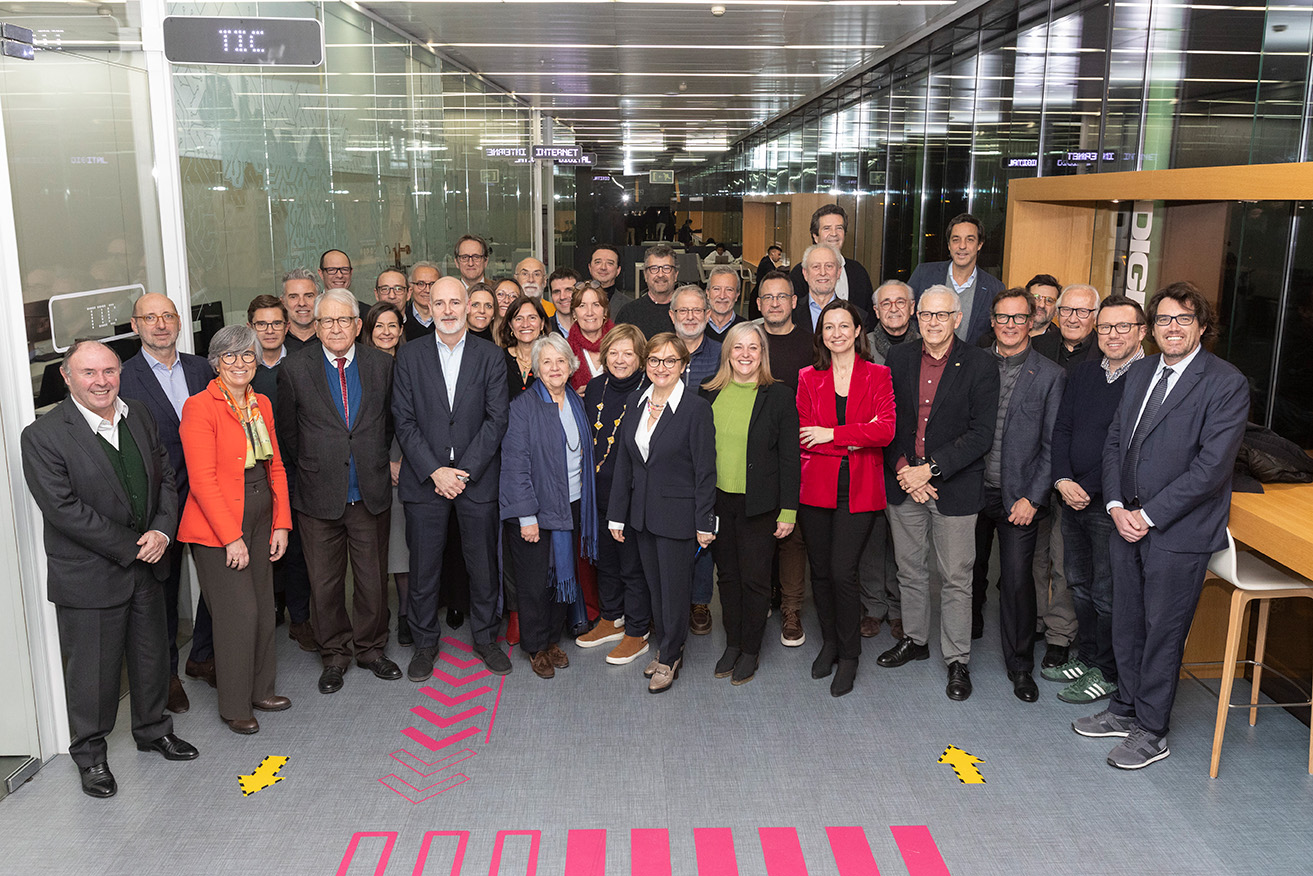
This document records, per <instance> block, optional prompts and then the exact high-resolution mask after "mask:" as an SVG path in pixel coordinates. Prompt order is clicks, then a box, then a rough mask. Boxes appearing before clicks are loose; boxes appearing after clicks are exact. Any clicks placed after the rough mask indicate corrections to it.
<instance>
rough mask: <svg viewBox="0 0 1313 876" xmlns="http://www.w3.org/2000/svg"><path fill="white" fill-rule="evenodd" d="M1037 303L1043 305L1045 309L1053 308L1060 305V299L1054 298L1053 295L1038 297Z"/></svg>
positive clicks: (1036, 298)
mask: <svg viewBox="0 0 1313 876" xmlns="http://www.w3.org/2000/svg"><path fill="white" fill-rule="evenodd" d="M1035 303H1036V304H1043V305H1044V306H1045V307H1052V306H1053V305H1055V304H1057V303H1058V299H1056V298H1054V297H1053V296H1052V295H1036V296H1035Z"/></svg>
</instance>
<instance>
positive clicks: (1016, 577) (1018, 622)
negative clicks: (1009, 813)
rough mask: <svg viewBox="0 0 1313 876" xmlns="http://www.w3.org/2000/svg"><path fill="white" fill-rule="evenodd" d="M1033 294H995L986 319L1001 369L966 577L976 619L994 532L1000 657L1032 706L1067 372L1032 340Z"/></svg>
mask: <svg viewBox="0 0 1313 876" xmlns="http://www.w3.org/2000/svg"><path fill="white" fill-rule="evenodd" d="M1034 319H1035V299H1034V297H1033V296H1031V294H1030V293H1029V292H1027V291H1026V290H1025V289H1020V288H1018V289H1005V290H1004V291H1002V292H999V293H998V294H997V295H995V296H994V300H993V302H992V306H991V309H990V324H991V325H992V327H993V329H994V339H995V340H994V346H993V347H991V348H990V353H991V355H992V357H993V359H994V361H995V363H996V364H997V366H998V377H999V393H998V416H997V418H996V420H995V425H994V443H993V446H992V447H991V448H990V451H989V454H988V455H987V456H986V457H985V507H984V510H982V511H981V512H980V516H979V517H977V518H976V562H975V569H974V574H973V576H972V581H971V595H972V613H973V617H979V616H980V614H981V612H983V611H984V607H985V593H986V591H987V589H988V587H989V554H990V551H991V549H992V547H993V542H994V533H995V531H997V532H998V550H999V577H1000V579H1001V580H1000V582H999V589H1000V591H1001V592H1002V596H1001V597H1000V602H999V622H1000V623H999V625H1000V627H1001V629H1002V640H1003V662H1004V663H1005V664H1006V666H1007V671H1008V679H1009V680H1011V682H1012V691H1013V693H1015V694H1016V696H1017V699H1019V700H1021V701H1022V702H1026V703H1033V702H1035V701H1036V700H1037V699H1039V688H1038V687H1037V686H1036V684H1035V678H1034V676H1033V675H1032V674H1031V673H1032V672H1033V671H1034V668H1035V613H1036V606H1035V583H1034V578H1033V577H1032V574H1031V564H1032V563H1033V562H1034V560H1035V544H1036V538H1037V536H1038V533H1039V522H1038V521H1039V519H1040V518H1041V517H1042V516H1043V515H1044V514H1046V513H1047V510H1046V505H1047V504H1048V500H1049V494H1050V490H1051V488H1052V478H1051V477H1050V476H1049V473H1050V472H1051V471H1052V459H1051V452H1052V439H1053V423H1054V422H1055V421H1056V420H1057V418H1058V406H1059V405H1060V404H1061V403H1062V390H1063V388H1064V387H1065V386H1066V382H1067V375H1066V372H1064V371H1063V370H1062V368H1061V367H1060V366H1058V365H1056V364H1054V363H1053V362H1052V361H1050V360H1049V359H1047V358H1045V357H1044V356H1043V355H1041V354H1040V353H1039V351H1038V350H1036V349H1035V348H1034V347H1033V346H1032V345H1031V343H1030V326H1031V323H1032V322H1033V321H1034Z"/></svg>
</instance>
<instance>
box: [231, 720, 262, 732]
mask: <svg viewBox="0 0 1313 876" xmlns="http://www.w3.org/2000/svg"><path fill="white" fill-rule="evenodd" d="M223 722H224V723H225V724H227V725H228V728H229V729H230V730H232V732H234V733H240V734H242V735H243V736H250V735H251V734H252V733H259V732H260V722H259V721H257V720H255V719H254V718H231V719H230V718H224V719H223Z"/></svg>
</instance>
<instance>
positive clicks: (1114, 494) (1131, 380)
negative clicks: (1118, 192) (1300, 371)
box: [1072, 283, 1249, 770]
mask: <svg viewBox="0 0 1313 876" xmlns="http://www.w3.org/2000/svg"><path fill="white" fill-rule="evenodd" d="M1147 310H1148V314H1147V315H1148V319H1149V324H1150V326H1152V327H1153V339H1154V342H1155V343H1157V345H1158V349H1160V350H1162V353H1161V355H1158V356H1150V357H1148V358H1145V359H1141V360H1140V361H1138V362H1136V363H1135V364H1133V365H1131V370H1130V371H1129V372H1128V373H1127V374H1126V377H1125V380H1126V388H1125V390H1124V391H1123V393H1122V398H1121V404H1120V405H1119V406H1118V408H1117V413H1116V414H1115V415H1114V416H1113V419H1112V425H1111V426H1109V428H1108V440H1107V443H1106V444H1105V445H1104V450H1103V498H1104V500H1105V502H1106V507H1107V509H1108V513H1109V514H1110V515H1111V516H1112V521H1113V525H1114V526H1116V528H1117V533H1116V534H1115V535H1113V536H1112V539H1111V542H1112V545H1111V552H1112V593H1113V595H1112V600H1113V601H1112V648H1113V654H1114V656H1115V658H1116V661H1117V691H1116V692H1115V693H1114V694H1113V696H1112V701H1111V703H1110V704H1109V706H1108V708H1107V709H1105V710H1104V711H1102V712H1099V713H1098V714H1097V715H1091V716H1089V717H1086V718H1080V719H1078V720H1077V721H1075V722H1073V723H1072V729H1073V730H1075V731H1076V732H1077V733H1079V734H1080V735H1082V736H1093V737H1109V736H1118V737H1124V738H1123V739H1122V741H1121V742H1120V743H1119V744H1118V745H1117V746H1116V747H1115V748H1113V750H1112V751H1111V752H1109V754H1108V765H1109V766H1113V767H1117V768H1118V769H1124V770H1134V769H1141V768H1142V767H1146V766H1148V765H1149V764H1151V763H1155V762H1157V761H1160V760H1162V759H1163V758H1165V757H1167V756H1168V755H1169V754H1171V750H1170V749H1169V748H1168V747H1167V731H1168V723H1169V720H1170V718H1171V713H1172V703H1173V702H1174V701H1175V699H1176V685H1177V682H1178V681H1179V679H1180V675H1181V655H1182V653H1183V652H1184V650H1185V637H1186V634H1187V633H1188V632H1189V631H1190V622H1191V621H1192V620H1193V619H1194V611H1195V606H1196V605H1198V603H1199V593H1200V591H1201V590H1202V589H1203V583H1204V575H1205V574H1206V573H1207V571H1208V560H1209V558H1210V557H1211V556H1212V554H1213V553H1214V552H1215V551H1219V550H1221V549H1222V548H1225V547H1226V546H1227V534H1226V526H1227V520H1228V518H1229V516H1230V512H1231V474H1232V471H1233V469H1234V466H1235V459H1236V453H1237V451H1239V449H1240V442H1241V439H1242V438H1244V434H1245V421H1246V420H1247V419H1248V418H1249V384H1248V382H1247V381H1246V380H1245V377H1244V375H1243V374H1241V373H1240V372H1239V371H1238V370H1236V368H1235V367H1234V366H1233V365H1230V364H1229V363H1227V362H1224V361H1222V360H1221V359H1219V358H1217V357H1216V356H1214V355H1213V354H1212V353H1209V352H1208V351H1207V350H1205V349H1203V347H1202V346H1201V341H1203V339H1204V338H1209V339H1211V338H1213V337H1215V336H1216V334H1217V326H1216V323H1215V322H1214V317H1213V312H1212V308H1211V307H1210V306H1209V304H1208V299H1206V298H1204V296H1203V295H1201V294H1200V293H1199V290H1198V289H1196V288H1195V287H1194V286H1192V285H1191V284H1189V283H1173V284H1171V285H1170V286H1168V287H1167V288H1165V289H1163V290H1162V291H1160V292H1159V293H1158V294H1156V295H1154V296H1153V298H1152V299H1151V300H1150V301H1149V307H1148V308H1147Z"/></svg>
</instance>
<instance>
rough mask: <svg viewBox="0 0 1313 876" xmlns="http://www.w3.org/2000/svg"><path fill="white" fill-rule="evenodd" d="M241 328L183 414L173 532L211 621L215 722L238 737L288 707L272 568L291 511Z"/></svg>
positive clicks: (231, 333)
mask: <svg viewBox="0 0 1313 876" xmlns="http://www.w3.org/2000/svg"><path fill="white" fill-rule="evenodd" d="M256 341H257V339H256V335H255V332H254V331H253V330H252V329H251V328H249V327H248V326H244V325H232V326H225V327H224V328H221V329H219V331H218V332H216V333H215V335H214V337H213V338H212V339H211V340H210V355H209V359H210V365H211V366H213V367H214V370H215V371H216V372H217V373H218V375H219V376H218V377H217V378H215V379H214V380H211V381H210V384H209V386H207V387H206V388H205V389H204V390H202V391H201V392H198V393H196V395H194V396H192V397H191V398H189V399H187V401H186V403H185V404H184V405H183V406H182V421H181V424H180V426H179V429H178V431H179V433H180V435H181V436H182V449H183V453H184V454H185V455H186V458H187V472H188V474H189V475H190V476H191V477H192V478H193V479H194V480H193V481H192V488H191V495H189V496H188V497H187V506H186V507H185V508H184V509H183V512H182V522H181V523H180V524H179V526H178V540H179V541H184V542H190V543H191V545H192V557H193V558H194V559H195V560H196V573H197V577H198V578H199V580H200V585H201V592H202V593H204V594H205V602H206V604H207V605H209V607H210V614H211V615H212V616H213V617H214V669H215V676H216V680H217V686H218V691H219V717H220V718H222V719H223V720H224V721H225V722H226V723H227V724H228V726H229V727H230V728H232V730H233V731H234V732H236V733H255V732H258V731H259V729H260V725H259V723H258V722H257V721H256V720H255V717H254V715H253V713H252V711H251V710H252V709H259V710H261V711H265V712H280V711H282V710H283V709H286V708H288V707H289V706H291V705H292V701H291V700H289V699H288V698H287V697H281V696H278V695H277V694H276V693H274V676H275V674H276V672H277V662H276V657H275V655H274V577H273V561H274V560H277V559H278V558H279V557H281V556H282V555H283V551H285V550H286V549H287V533H288V531H289V530H291V528H292V512H291V509H290V506H289V505H288V501H287V475H286V474H285V473H284V471H283V461H282V458H281V457H280V456H279V455H278V444H277V442H276V441H275V440H274V437H273V435H274V419H273V406H272V405H271V404H270V403H269V399H267V398H265V397H264V396H262V395H259V394H258V393H256V392H255V391H254V390H253V389H251V378H252V377H253V376H255V369H257V368H259V367H261V366H260V365H259V363H258V361H257V359H258V356H259V353H258V350H259V347H258V346H257V344H256Z"/></svg>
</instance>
